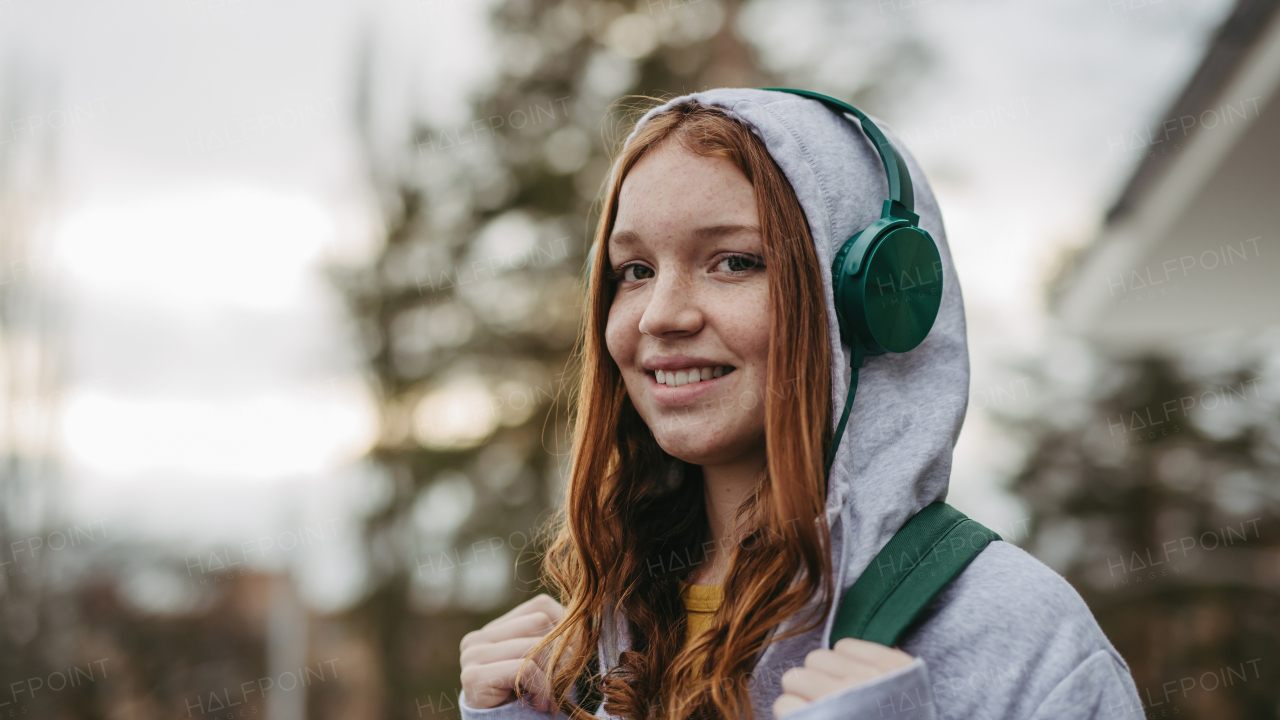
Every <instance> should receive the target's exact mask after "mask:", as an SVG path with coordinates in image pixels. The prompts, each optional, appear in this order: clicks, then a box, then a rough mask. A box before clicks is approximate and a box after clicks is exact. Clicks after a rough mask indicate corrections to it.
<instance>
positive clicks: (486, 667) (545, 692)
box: [460, 595, 564, 712]
mask: <svg viewBox="0 0 1280 720" xmlns="http://www.w3.org/2000/svg"><path fill="white" fill-rule="evenodd" d="M563 616H564V607H562V606H561V605H560V603H558V602H556V601H555V600H553V599H552V598H551V596H550V595H539V596H537V597H535V598H533V599H532V600H528V601H526V602H524V603H521V604H520V605H518V606H516V607H515V609H513V610H512V611H511V612H509V613H507V614H506V615H503V616H502V617H500V618H498V619H496V620H494V621H493V622H490V623H489V624H488V625H485V626H484V627H483V628H481V629H479V630H476V631H473V632H469V633H467V634H466V635H464V636H463V637H462V644H461V646H460V647H461V649H462V690H463V692H464V693H465V694H466V704H467V706H468V707H471V708H474V709H477V710H480V709H484V708H491V707H497V706H498V705H505V704H506V703H509V702H511V701H513V700H515V699H516V695H515V684H516V673H518V672H519V671H520V665H521V664H522V663H523V662H524V658H525V656H526V655H528V654H529V650H530V649H531V648H532V647H533V646H534V645H535V644H536V643H537V642H538V641H539V640H541V639H542V637H543V636H544V635H546V634H547V633H548V632H551V629H552V628H553V627H555V625H556V623H558V622H560V618H562V617H563ZM545 661H546V658H545V657H542V656H541V654H540V656H539V657H534V658H532V662H531V667H530V671H529V672H527V673H526V674H525V677H524V683H523V684H522V687H523V689H525V690H526V691H527V692H529V693H530V700H531V702H532V703H533V707H535V708H536V709H538V710H540V711H542V712H546V711H548V710H550V709H551V697H550V692H549V686H548V683H547V676H546V665H545Z"/></svg>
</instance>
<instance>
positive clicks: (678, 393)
mask: <svg viewBox="0 0 1280 720" xmlns="http://www.w3.org/2000/svg"><path fill="white" fill-rule="evenodd" d="M684 367H696V366H692V365H687V366H684ZM704 367H705V366H704ZM659 369H661V370H663V371H664V372H665V370H666V369H665V368H659ZM673 369H679V368H673ZM734 369H735V371H736V370H737V368H734ZM733 375H734V373H732V372H729V373H725V374H724V375H721V376H720V377H718V378H711V379H710V380H699V381H698V382H696V383H690V384H688V385H681V386H680V387H671V386H670V385H664V384H662V383H660V382H658V379H657V377H655V376H654V375H652V374H651V373H645V377H646V378H648V379H649V392H651V393H653V399H654V400H656V401H657V402H658V404H659V405H662V406H664V407H679V406H681V405H688V404H689V403H691V402H693V401H695V400H697V399H698V398H700V397H702V396H704V395H707V394H709V393H713V392H715V391H716V390H718V389H720V386H721V385H723V384H724V381H725V380H728V379H729V378H731V377H733Z"/></svg>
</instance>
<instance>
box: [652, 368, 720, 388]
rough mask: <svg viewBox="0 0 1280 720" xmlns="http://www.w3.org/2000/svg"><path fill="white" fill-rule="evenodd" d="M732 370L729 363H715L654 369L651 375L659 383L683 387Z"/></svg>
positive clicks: (711, 378)
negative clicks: (681, 368) (671, 368)
mask: <svg viewBox="0 0 1280 720" xmlns="http://www.w3.org/2000/svg"><path fill="white" fill-rule="evenodd" d="M731 372H733V366H731V365H716V366H711V367H702V368H696V367H691V368H685V369H684V370H654V371H653V377H654V379H655V380H657V381H658V384H659V385H666V386H667V387H683V386H685V385H692V384H693V383H698V382H702V381H704V380H713V379H715V378H718V377H723V376H725V375H728V374H729V373H731Z"/></svg>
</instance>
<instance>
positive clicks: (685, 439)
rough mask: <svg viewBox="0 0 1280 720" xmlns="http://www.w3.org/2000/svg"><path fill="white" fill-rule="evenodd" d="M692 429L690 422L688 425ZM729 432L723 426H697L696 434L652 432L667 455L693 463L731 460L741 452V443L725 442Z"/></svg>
mask: <svg viewBox="0 0 1280 720" xmlns="http://www.w3.org/2000/svg"><path fill="white" fill-rule="evenodd" d="M689 429H690V430H692V424H690V427H689ZM729 433H730V431H729V430H727V429H723V428H716V429H711V430H708V429H704V428H699V429H698V431H697V434H696V436H693V437H691V436H690V435H693V433H688V434H684V435H682V434H680V432H679V431H672V432H666V433H661V434H657V433H655V434H654V437H655V439H656V440H657V441H658V447H661V448H662V449H663V450H664V451H665V452H666V453H667V454H668V455H670V456H672V457H674V458H678V459H680V460H683V461H685V462H687V463H690V464H693V465H715V464H719V463H724V462H731V461H732V460H733V459H734V458H736V457H738V456H739V455H741V454H742V453H743V448H742V447H741V445H742V444H741V443H735V442H725V441H724V438H725V437H726V435H728V434H729Z"/></svg>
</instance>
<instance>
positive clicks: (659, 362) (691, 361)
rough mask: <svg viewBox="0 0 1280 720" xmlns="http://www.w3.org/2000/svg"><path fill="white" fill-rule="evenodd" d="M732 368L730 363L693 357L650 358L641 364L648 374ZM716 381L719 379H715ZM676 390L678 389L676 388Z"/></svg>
mask: <svg viewBox="0 0 1280 720" xmlns="http://www.w3.org/2000/svg"><path fill="white" fill-rule="evenodd" d="M721 365H723V366H724V367H734V366H733V365H731V364H730V363H727V362H720V361H719V360H711V359H708V358H701V357H694V356H693V355H667V356H665V357H651V358H649V359H648V360H645V361H644V362H643V363H641V365H640V366H641V367H643V368H644V369H645V370H648V371H649V372H653V371H654V370H661V371H663V372H666V371H667V370H687V369H689V368H691V367H698V368H700V367H717V366H721ZM716 379H717V380H718V379H719V378H716ZM676 389H677V390H678V389H679V388H676Z"/></svg>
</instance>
